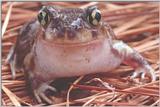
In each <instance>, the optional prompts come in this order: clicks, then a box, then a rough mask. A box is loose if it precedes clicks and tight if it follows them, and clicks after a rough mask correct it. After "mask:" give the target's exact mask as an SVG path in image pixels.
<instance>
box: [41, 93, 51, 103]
mask: <svg viewBox="0 0 160 107" xmlns="http://www.w3.org/2000/svg"><path fill="white" fill-rule="evenodd" d="M39 95H40V96H41V98H42V99H43V100H44V101H46V102H47V103H49V104H52V101H51V100H50V99H49V98H48V97H47V96H46V95H45V94H44V93H43V92H41V93H39Z"/></svg>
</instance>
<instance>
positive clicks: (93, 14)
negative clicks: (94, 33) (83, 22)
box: [87, 8, 101, 26]
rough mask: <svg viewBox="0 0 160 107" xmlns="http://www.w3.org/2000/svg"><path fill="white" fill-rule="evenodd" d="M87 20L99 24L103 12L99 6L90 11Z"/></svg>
mask: <svg viewBox="0 0 160 107" xmlns="http://www.w3.org/2000/svg"><path fill="white" fill-rule="evenodd" d="M87 20H88V22H89V23H90V24H92V25H94V26H96V25H98V23H99V22H100V20H101V12H100V11H99V10H98V9H97V8H94V9H92V10H91V11H89V13H88V16H87Z"/></svg>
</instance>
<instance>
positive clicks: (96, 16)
mask: <svg viewBox="0 0 160 107" xmlns="http://www.w3.org/2000/svg"><path fill="white" fill-rule="evenodd" d="M95 19H96V20H97V21H98V22H99V21H100V20H101V14H100V13H99V12H96V15H95Z"/></svg>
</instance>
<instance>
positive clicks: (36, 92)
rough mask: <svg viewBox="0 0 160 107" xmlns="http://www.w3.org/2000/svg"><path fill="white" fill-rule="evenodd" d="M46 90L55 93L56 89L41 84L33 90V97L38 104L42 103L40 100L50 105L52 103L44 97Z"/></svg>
mask: <svg viewBox="0 0 160 107" xmlns="http://www.w3.org/2000/svg"><path fill="white" fill-rule="evenodd" d="M47 89H49V90H51V91H53V92H56V89H55V88H54V87H52V86H49V85H48V84H47V83H42V84H41V85H40V86H39V87H38V88H36V89H33V93H34V96H35V97H36V99H37V101H38V103H42V100H44V101H46V102H47V103H49V104H52V101H51V100H50V99H49V98H48V97H47V96H46V95H45V91H46V90H47ZM41 99H42V100H41Z"/></svg>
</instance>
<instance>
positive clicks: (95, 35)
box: [44, 29, 107, 45]
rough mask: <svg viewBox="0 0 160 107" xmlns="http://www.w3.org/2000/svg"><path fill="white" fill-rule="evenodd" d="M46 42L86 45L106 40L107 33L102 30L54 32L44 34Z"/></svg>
mask: <svg viewBox="0 0 160 107" xmlns="http://www.w3.org/2000/svg"><path fill="white" fill-rule="evenodd" d="M44 35H45V36H44V37H45V38H44V40H46V41H49V42H52V43H54V44H65V45H67V44H84V43H87V42H91V41H96V40H100V39H104V38H106V35H107V34H106V33H105V32H104V31H103V30H100V29H98V30H97V29H78V30H65V31H62V30H60V31H58V30H54V31H51V32H48V31H47V32H46V33H45V34H44Z"/></svg>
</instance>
